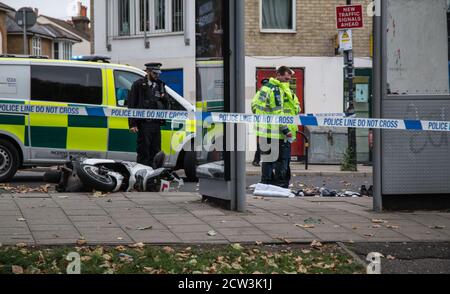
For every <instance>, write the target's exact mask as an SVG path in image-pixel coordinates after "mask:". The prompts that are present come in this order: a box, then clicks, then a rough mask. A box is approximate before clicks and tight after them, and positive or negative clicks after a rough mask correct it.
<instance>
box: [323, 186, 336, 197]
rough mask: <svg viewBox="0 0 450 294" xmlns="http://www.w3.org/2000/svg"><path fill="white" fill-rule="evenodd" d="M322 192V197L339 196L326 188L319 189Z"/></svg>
mask: <svg viewBox="0 0 450 294" xmlns="http://www.w3.org/2000/svg"><path fill="white" fill-rule="evenodd" d="M319 192H320V196H321V197H336V196H337V192H336V191H332V190H330V189H328V188H326V187H322V188H320V189H319Z"/></svg>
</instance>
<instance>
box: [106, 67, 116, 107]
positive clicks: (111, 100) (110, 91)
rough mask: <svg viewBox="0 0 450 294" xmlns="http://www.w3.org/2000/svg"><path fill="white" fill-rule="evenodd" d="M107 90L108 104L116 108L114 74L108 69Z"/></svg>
mask: <svg viewBox="0 0 450 294" xmlns="http://www.w3.org/2000/svg"><path fill="white" fill-rule="evenodd" d="M105 73H106V83H107V86H106V89H107V103H108V106H112V107H115V106H116V89H115V86H114V72H113V70H112V69H106V70H105Z"/></svg>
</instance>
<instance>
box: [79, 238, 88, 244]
mask: <svg viewBox="0 0 450 294" xmlns="http://www.w3.org/2000/svg"><path fill="white" fill-rule="evenodd" d="M86 243H87V241H86V239H84V238H80V239H78V240H77V245H78V246H83V245H86Z"/></svg>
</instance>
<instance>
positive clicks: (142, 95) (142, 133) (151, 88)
mask: <svg viewBox="0 0 450 294" xmlns="http://www.w3.org/2000/svg"><path fill="white" fill-rule="evenodd" d="M161 66H162V64H161V63H147V64H146V65H145V67H146V72H147V76H146V77H145V78H142V79H139V80H137V81H136V82H135V83H134V84H133V86H132V87H131V91H130V94H129V97H128V108H133V109H155V110H168V109H169V100H168V97H167V93H166V89H165V84H164V82H162V81H161V80H160V79H159V77H160V75H161ZM164 123H165V121H161V120H151V119H135V118H130V119H129V127H130V132H132V133H137V134H138V138H137V162H138V163H140V164H143V165H146V166H152V167H153V160H154V158H155V155H156V154H158V152H160V151H161V125H163V124H164Z"/></svg>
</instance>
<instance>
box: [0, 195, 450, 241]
mask: <svg viewBox="0 0 450 294" xmlns="http://www.w3.org/2000/svg"><path fill="white" fill-rule="evenodd" d="M371 207H372V200H371V199H370V198H349V199H336V198H332V199H323V198H294V199H274V198H270V199H269V198H266V199H261V198H255V197H253V196H248V212H247V213H243V214H240V213H236V212H228V211H224V210H222V209H219V208H215V207H212V206H210V205H209V204H207V203H202V202H201V200H200V197H199V196H198V195H197V194H195V193H180V192H178V193H167V194H158V193H116V194H112V195H109V196H107V197H94V195H93V194H82V193H81V194H52V193H36V194H33V193H28V194H21V195H19V194H9V193H3V194H0V243H2V244H4V245H13V244H17V243H27V244H29V245H33V244H34V245H61V244H65V245H72V244H75V243H76V241H77V240H78V239H80V236H82V237H84V238H85V239H86V240H87V242H88V244H107V245H116V244H131V243H138V242H143V243H148V244H201V243H208V244H215V243H230V242H231V243H235V242H239V243H254V242H264V243H278V242H286V241H291V242H305V243H306V242H311V241H313V240H320V241H323V242H326V241H330V242H335V241H344V242H387V241H390V242H415V241H421V242H426V241H433V242H436V241H438V242H439V241H450V213H444V212H415V213H382V214H378V213H374V212H373V211H371Z"/></svg>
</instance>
